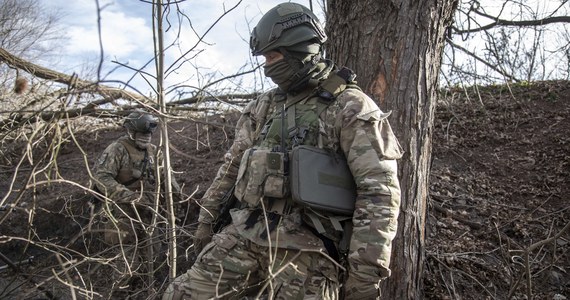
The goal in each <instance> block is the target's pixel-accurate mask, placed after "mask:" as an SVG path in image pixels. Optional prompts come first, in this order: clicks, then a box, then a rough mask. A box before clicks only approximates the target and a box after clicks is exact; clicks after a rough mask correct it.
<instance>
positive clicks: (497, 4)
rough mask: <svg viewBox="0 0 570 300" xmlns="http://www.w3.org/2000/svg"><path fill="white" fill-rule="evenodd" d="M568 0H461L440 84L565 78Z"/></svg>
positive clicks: (568, 63) (568, 46)
mask: <svg viewBox="0 0 570 300" xmlns="http://www.w3.org/2000/svg"><path fill="white" fill-rule="evenodd" d="M569 29H570V10H569V8H568V1H567V0H562V1H523V2H520V1H511V0H505V1H485V0H482V1H478V0H469V1H461V5H460V6H459V8H458V9H457V11H456V13H455V17H454V25H453V27H452V28H450V31H449V32H448V35H447V45H446V50H445V56H444V66H443V71H442V74H441V75H442V76H443V79H444V81H443V83H444V84H447V85H454V84H469V85H471V84H489V83H496V82H504V81H507V82H519V81H535V80H553V79H567V78H569V76H570V73H569V72H568V69H569V66H570V60H569V59H568V56H567V53H568V52H569V49H570V38H569V37H568V30H569Z"/></svg>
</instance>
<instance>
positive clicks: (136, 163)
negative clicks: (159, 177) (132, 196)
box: [115, 137, 155, 191]
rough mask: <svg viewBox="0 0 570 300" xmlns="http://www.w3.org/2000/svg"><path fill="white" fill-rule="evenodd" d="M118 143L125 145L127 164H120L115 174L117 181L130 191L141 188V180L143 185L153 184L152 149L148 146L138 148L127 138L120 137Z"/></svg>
mask: <svg viewBox="0 0 570 300" xmlns="http://www.w3.org/2000/svg"><path fill="white" fill-rule="evenodd" d="M119 143H121V145H123V146H124V147H125V149H126V150H127V152H128V153H129V164H128V165H126V166H122V167H121V169H120V170H119V173H118V174H117V178H115V179H116V180H117V182H119V183H121V184H123V185H124V186H126V187H127V188H129V189H130V190H132V191H138V190H140V188H141V182H142V183H144V184H145V185H147V184H150V186H154V184H155V174H154V171H153V164H154V161H153V160H154V150H153V149H152V147H148V148H147V149H145V150H141V149H138V148H137V147H136V146H135V145H134V144H133V142H132V141H129V140H128V138H126V137H125V138H121V139H120V140H119Z"/></svg>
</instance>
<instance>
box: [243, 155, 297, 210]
mask: <svg viewBox="0 0 570 300" xmlns="http://www.w3.org/2000/svg"><path fill="white" fill-rule="evenodd" d="M282 158H283V153H279V152H272V151H271V150H265V149H254V148H252V149H248V150H247V151H246V152H245V153H244V154H243V157H242V159H241V162H240V166H239V170H238V176H237V179H236V186H235V187H236V189H235V193H234V195H235V196H236V198H237V199H238V200H239V201H242V202H245V203H247V204H249V205H250V206H256V205H257V204H258V203H259V201H260V200H261V198H262V197H264V196H265V197H274V198H283V197H286V196H287V195H288V194H289V188H288V186H289V184H288V182H289V181H288V179H287V176H286V173H285V164H284V163H283V160H282Z"/></svg>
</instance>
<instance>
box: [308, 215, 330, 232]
mask: <svg viewBox="0 0 570 300" xmlns="http://www.w3.org/2000/svg"><path fill="white" fill-rule="evenodd" d="M306 215H307V216H308V217H309V218H310V219H311V223H313V226H315V229H316V230H317V232H318V233H319V234H323V233H325V232H327V231H326V230H325V227H324V226H323V223H321V220H319V217H317V215H315V214H314V213H312V212H306Z"/></svg>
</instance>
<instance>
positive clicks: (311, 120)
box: [235, 68, 358, 231]
mask: <svg viewBox="0 0 570 300" xmlns="http://www.w3.org/2000/svg"><path fill="white" fill-rule="evenodd" d="M353 79H354V76H353V73H352V71H350V70H349V69H345V68H344V69H342V70H340V71H339V72H337V73H335V74H333V75H331V76H329V78H327V79H326V80H324V81H323V82H322V83H321V84H320V85H319V87H318V88H317V90H316V93H314V94H312V95H311V94H309V95H307V94H305V95H301V96H291V97H289V98H288V99H287V100H286V101H281V103H279V102H278V103H277V104H276V108H275V109H274V112H273V113H272V114H271V115H270V116H269V117H268V118H267V121H266V123H265V125H264V126H263V128H262V130H261V132H260V135H259V137H258V138H257V139H256V142H255V143H254V146H253V147H252V148H250V149H248V150H247V151H246V152H245V153H244V155H243V157H242V161H241V163H240V168H239V170H238V176H237V180H236V190H235V196H236V197H237V198H238V200H240V201H241V202H242V203H247V205H248V206H250V207H257V206H258V205H259V202H260V201H261V200H262V199H264V201H267V203H266V205H265V207H266V208H267V209H268V210H269V211H273V212H276V213H283V212H284V209H285V210H286V208H284V207H285V206H287V205H288V204H287V203H285V202H287V201H290V199H291V194H290V182H289V181H290V178H289V171H290V170H289V167H290V164H289V156H290V154H291V150H292V149H294V148H297V147H299V146H312V147H318V148H322V145H323V141H322V139H323V136H322V135H321V134H320V131H321V127H322V124H321V122H322V120H321V119H320V115H321V113H322V112H324V111H325V110H326V109H327V107H328V106H329V105H330V104H331V103H332V102H333V101H334V100H335V99H336V97H337V96H338V95H339V94H340V93H342V92H343V91H344V90H345V89H347V88H358V86H356V84H355V82H354V81H353ZM328 150H330V151H333V150H332V149H328ZM351 179H352V178H351ZM283 199H285V201H282V200H283ZM285 213H286V212H285ZM313 223H315V222H313ZM319 231H320V230H319Z"/></svg>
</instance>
